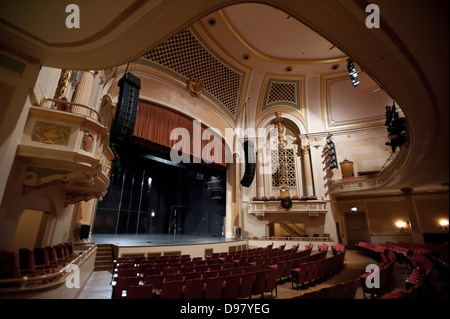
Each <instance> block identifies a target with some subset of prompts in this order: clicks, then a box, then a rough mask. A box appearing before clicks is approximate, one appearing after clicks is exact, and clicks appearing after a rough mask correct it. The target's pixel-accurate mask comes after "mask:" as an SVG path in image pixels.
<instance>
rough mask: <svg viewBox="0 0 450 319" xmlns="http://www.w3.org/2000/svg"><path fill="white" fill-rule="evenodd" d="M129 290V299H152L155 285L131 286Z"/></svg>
mask: <svg viewBox="0 0 450 319" xmlns="http://www.w3.org/2000/svg"><path fill="white" fill-rule="evenodd" d="M126 290H127V297H126V298H127V299H152V298H153V285H130V286H128V288H127V289H126Z"/></svg>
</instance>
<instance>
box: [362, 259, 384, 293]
mask: <svg viewBox="0 0 450 319" xmlns="http://www.w3.org/2000/svg"><path fill="white" fill-rule="evenodd" d="M366 273H369V275H368V276H367V277H366V281H365V285H366V287H367V288H368V289H372V288H380V267H378V265H375V264H369V265H367V266H366Z"/></svg>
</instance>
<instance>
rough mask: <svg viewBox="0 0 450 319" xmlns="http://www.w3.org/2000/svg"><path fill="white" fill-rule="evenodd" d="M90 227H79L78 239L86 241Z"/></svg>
mask: <svg viewBox="0 0 450 319" xmlns="http://www.w3.org/2000/svg"><path fill="white" fill-rule="evenodd" d="M90 228H91V226H90V225H81V227H80V239H88V238H89V229H90Z"/></svg>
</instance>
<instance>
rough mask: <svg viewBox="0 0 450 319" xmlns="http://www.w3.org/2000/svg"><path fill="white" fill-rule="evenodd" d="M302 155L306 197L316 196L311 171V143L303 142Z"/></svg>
mask: <svg viewBox="0 0 450 319" xmlns="http://www.w3.org/2000/svg"><path fill="white" fill-rule="evenodd" d="M301 149H302V155H303V171H304V173H305V195H306V196H312V195H314V186H313V178H312V171H311V159H310V156H309V142H308V140H302V145H301Z"/></svg>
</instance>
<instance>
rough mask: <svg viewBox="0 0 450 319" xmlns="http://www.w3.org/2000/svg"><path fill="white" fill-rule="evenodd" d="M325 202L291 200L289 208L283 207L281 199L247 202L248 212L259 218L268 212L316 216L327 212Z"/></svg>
mask: <svg viewBox="0 0 450 319" xmlns="http://www.w3.org/2000/svg"><path fill="white" fill-rule="evenodd" d="M326 205H327V202H326V201H324V200H295V199H294V200H292V206H291V207H290V208H283V207H282V206H281V200H264V201H263V200H259V201H258V200H256V201H250V202H249V203H248V212H249V214H252V215H254V216H256V217H259V218H264V217H267V216H266V215H268V214H286V213H288V214H289V215H290V216H293V215H300V216H309V217H316V216H319V215H322V214H326V213H327V207H326Z"/></svg>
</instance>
